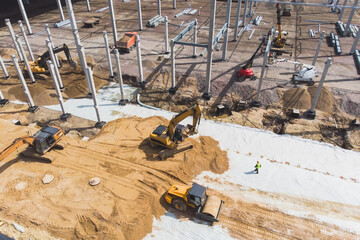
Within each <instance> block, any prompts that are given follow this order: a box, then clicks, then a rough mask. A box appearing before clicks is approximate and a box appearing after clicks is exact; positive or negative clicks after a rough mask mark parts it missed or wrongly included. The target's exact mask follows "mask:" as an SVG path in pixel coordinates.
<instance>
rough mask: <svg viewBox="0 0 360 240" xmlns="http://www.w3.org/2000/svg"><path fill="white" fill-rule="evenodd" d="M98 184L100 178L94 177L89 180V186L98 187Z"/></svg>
mask: <svg viewBox="0 0 360 240" xmlns="http://www.w3.org/2000/svg"><path fill="white" fill-rule="evenodd" d="M100 182H101V179H100V178H98V177H94V178H92V179H90V181H89V184H90V185H91V186H96V185H99V184H100Z"/></svg>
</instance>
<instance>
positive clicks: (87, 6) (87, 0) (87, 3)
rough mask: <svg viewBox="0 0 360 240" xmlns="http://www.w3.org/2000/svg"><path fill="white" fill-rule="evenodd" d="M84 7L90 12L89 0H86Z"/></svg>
mask: <svg viewBox="0 0 360 240" xmlns="http://www.w3.org/2000/svg"><path fill="white" fill-rule="evenodd" d="M86 8H87V11H88V12H90V11H91V8H90V1H89V0H86Z"/></svg>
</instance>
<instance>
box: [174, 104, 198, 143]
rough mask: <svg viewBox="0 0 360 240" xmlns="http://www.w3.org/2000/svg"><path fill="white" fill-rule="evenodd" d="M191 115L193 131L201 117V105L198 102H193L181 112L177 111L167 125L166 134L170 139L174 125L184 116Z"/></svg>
mask: <svg viewBox="0 0 360 240" xmlns="http://www.w3.org/2000/svg"><path fill="white" fill-rule="evenodd" d="M191 115H193V126H192V128H193V129H191V131H195V129H196V127H197V125H198V123H199V122H200V117H201V107H200V105H199V104H195V105H193V106H191V107H189V108H188V109H186V110H184V111H183V112H181V113H179V114H178V115H176V116H175V117H173V119H172V120H171V121H170V124H169V127H168V133H167V134H168V135H169V137H170V139H172V138H173V137H174V134H175V129H176V125H178V124H179V123H180V122H181V121H182V120H184V119H185V118H187V117H189V116H191Z"/></svg>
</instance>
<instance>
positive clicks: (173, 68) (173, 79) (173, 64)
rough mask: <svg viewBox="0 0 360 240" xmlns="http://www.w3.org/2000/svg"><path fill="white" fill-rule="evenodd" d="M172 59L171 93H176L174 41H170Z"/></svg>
mask: <svg viewBox="0 0 360 240" xmlns="http://www.w3.org/2000/svg"><path fill="white" fill-rule="evenodd" d="M170 49H171V50H170V58H171V88H170V90H169V91H170V92H176V86H175V43H174V40H173V39H171V41H170Z"/></svg>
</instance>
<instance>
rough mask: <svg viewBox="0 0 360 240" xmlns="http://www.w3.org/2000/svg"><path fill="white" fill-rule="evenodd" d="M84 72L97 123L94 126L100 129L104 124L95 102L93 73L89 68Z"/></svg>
mask: <svg viewBox="0 0 360 240" xmlns="http://www.w3.org/2000/svg"><path fill="white" fill-rule="evenodd" d="M86 72H87V75H88V76H89V80H90V88H91V90H90V91H91V92H92V93H93V94H92V99H93V101H94V108H95V112H96V117H97V120H98V121H97V123H96V124H95V126H96V127H97V128H102V127H103V126H104V125H105V122H104V121H101V118H100V112H99V104H98V102H97V97H96V88H95V84H94V79H93V72H92V70H91V68H90V67H86Z"/></svg>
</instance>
